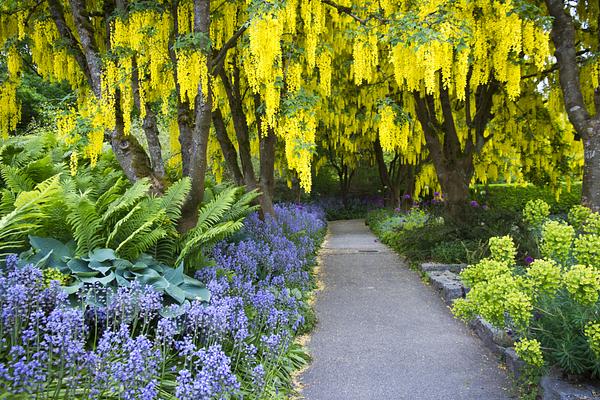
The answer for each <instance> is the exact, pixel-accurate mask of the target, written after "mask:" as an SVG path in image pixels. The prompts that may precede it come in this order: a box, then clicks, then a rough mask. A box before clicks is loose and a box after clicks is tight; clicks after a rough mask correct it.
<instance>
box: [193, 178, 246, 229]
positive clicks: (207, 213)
mask: <svg viewBox="0 0 600 400" xmlns="http://www.w3.org/2000/svg"><path fill="white" fill-rule="evenodd" d="M236 190H237V188H235V187H234V188H229V189H226V190H224V191H222V192H221V193H219V194H218V195H217V197H215V198H214V200H212V201H211V202H209V203H208V204H206V205H204V206H203V207H201V208H200V211H199V212H198V223H197V224H196V227H195V228H194V229H196V230H197V229H200V230H202V231H203V230H206V229H208V228H209V227H210V226H212V225H215V224H217V223H218V222H219V221H221V220H222V218H223V216H224V215H225V213H226V212H227V211H228V210H229V209H230V208H231V205H232V204H233V203H234V201H235V196H236ZM194 229H192V231H193V230H194Z"/></svg>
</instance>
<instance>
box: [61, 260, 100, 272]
mask: <svg viewBox="0 0 600 400" xmlns="http://www.w3.org/2000/svg"><path fill="white" fill-rule="evenodd" d="M67 268H69V269H70V270H71V272H73V273H78V272H94V270H93V269H91V268H90V267H89V266H88V263H87V262H85V261H83V260H82V259H80V258H73V259H71V260H69V262H68V263H67Z"/></svg>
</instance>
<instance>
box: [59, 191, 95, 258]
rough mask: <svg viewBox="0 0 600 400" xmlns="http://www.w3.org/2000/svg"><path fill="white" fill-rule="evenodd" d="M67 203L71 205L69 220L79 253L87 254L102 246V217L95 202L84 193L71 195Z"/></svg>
mask: <svg viewBox="0 0 600 400" xmlns="http://www.w3.org/2000/svg"><path fill="white" fill-rule="evenodd" d="M67 204H68V206H69V215H68V216H67V222H68V223H69V225H70V226H71V228H72V232H73V238H74V239H75V242H76V243H77V251H76V252H77V254H78V255H85V254H87V253H89V252H90V251H92V250H94V249H96V248H98V247H101V246H102V244H103V237H102V235H101V230H102V219H101V217H100V216H99V215H98V213H97V212H96V207H95V204H94V202H92V200H90V199H89V198H88V197H87V194H86V193H84V194H81V195H72V196H69V197H68V200H67Z"/></svg>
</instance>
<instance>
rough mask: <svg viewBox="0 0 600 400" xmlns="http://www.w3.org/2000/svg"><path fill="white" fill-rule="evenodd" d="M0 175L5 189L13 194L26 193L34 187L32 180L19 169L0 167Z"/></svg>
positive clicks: (7, 166) (6, 166) (8, 166)
mask: <svg viewBox="0 0 600 400" xmlns="http://www.w3.org/2000/svg"><path fill="white" fill-rule="evenodd" d="M0 174H1V175H2V180H3V181H4V183H5V184H6V187H7V188H8V189H9V190H10V191H12V192H13V193H21V192H26V191H29V190H32V189H33V188H34V187H35V182H34V180H33V179H31V177H30V176H29V175H27V173H25V172H24V171H23V170H21V169H19V168H16V167H11V166H10V165H0Z"/></svg>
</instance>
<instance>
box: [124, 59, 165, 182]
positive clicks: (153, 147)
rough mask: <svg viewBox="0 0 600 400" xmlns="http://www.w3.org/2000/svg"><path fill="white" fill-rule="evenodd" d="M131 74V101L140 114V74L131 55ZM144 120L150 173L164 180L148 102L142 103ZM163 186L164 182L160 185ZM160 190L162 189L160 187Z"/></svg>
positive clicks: (161, 161)
mask: <svg viewBox="0 0 600 400" xmlns="http://www.w3.org/2000/svg"><path fill="white" fill-rule="evenodd" d="M132 66H133V68H132V70H133V72H132V76H131V85H132V89H133V90H132V92H133V103H134V104H135V107H136V108H137V110H138V112H140V114H141V111H142V110H141V108H142V104H141V100H140V76H139V70H138V66H137V60H136V58H135V57H133V60H132ZM144 111H145V112H144V114H145V115H144V120H143V121H142V130H143V131H144V134H145V135H146V142H147V143H148V154H149V156H150V165H151V166H152V174H153V175H154V177H155V178H156V179H157V180H159V181H164V178H165V164H164V162H163V159H162V147H161V145H160V139H159V131H158V123H157V120H156V114H155V113H154V110H153V109H152V106H151V105H150V104H149V103H145V104H144ZM162 186H163V188H164V184H163V185H162ZM163 188H161V190H160V191H162V189H163Z"/></svg>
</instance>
